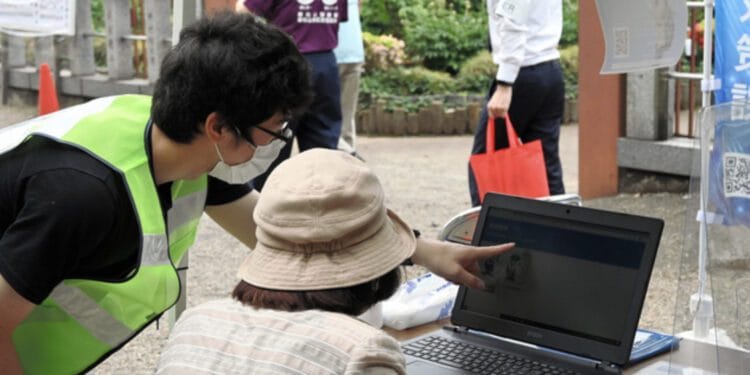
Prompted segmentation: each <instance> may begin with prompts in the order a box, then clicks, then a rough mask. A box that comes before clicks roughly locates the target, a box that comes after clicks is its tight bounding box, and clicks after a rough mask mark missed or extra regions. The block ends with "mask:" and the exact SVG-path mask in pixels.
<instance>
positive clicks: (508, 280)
mask: <svg viewBox="0 0 750 375" xmlns="http://www.w3.org/2000/svg"><path fill="white" fill-rule="evenodd" d="M498 199H499V200H498ZM498 199H495V200H494V204H492V202H489V201H488V202H487V203H486V205H487V206H488V207H483V210H482V214H481V216H480V221H479V224H478V225H477V231H476V233H475V238H474V244H475V245H480V246H487V245H495V244H502V243H507V242H515V243H516V246H515V248H514V249H513V250H511V251H509V252H507V253H504V254H502V255H500V256H497V257H495V258H491V259H487V260H485V261H484V262H482V263H481V264H480V269H481V274H482V275H481V276H482V278H483V280H484V282H485V284H486V286H487V289H486V290H485V291H479V290H468V289H466V288H462V293H460V294H459V299H458V301H457V303H456V310H458V311H463V312H467V313H469V314H468V315H469V316H470V317H471V319H469V322H468V324H464V322H462V323H461V325H467V326H469V327H471V326H472V324H478V325H479V327H471V328H478V329H482V330H485V328H489V329H487V330H489V331H490V332H491V333H495V334H498V335H502V336H506V337H510V338H514V339H517V340H521V341H526V342H531V343H534V344H538V345H543V346H549V347H552V348H555V349H560V350H564V351H568V352H573V353H576V354H579V355H584V356H587V357H593V358H596V359H605V360H608V361H611V362H613V363H619V364H622V363H624V361H626V360H627V355H628V354H629V351H630V346H631V345H632V339H633V334H634V333H635V329H636V326H637V321H638V316H639V315H640V310H641V307H642V304H643V298H644V295H645V290H646V286H647V284H648V277H649V275H650V271H651V267H652V265H653V261H654V256H655V250H656V247H655V243H658V237H659V236H660V233H661V224H660V221H659V220H654V219H649V218H640V217H634V216H632V215H622V214H614V213H608V212H604V211H597V210H592V209H588V208H583V207H572V206H562V205H560V204H556V203H549V202H538V201H533V200H525V199H520V198H512V197H503V198H498ZM502 202H505V203H507V205H503V204H502ZM488 203H489V204H488ZM519 204H520V205H521V207H517V206H518V205H519ZM523 206H527V207H523ZM643 220H645V221H643ZM655 222H656V223H655ZM639 223H640V224H639ZM644 223H646V224H647V225H642V224H644ZM649 228H651V229H649ZM655 236H656V238H655ZM458 316H459V318H461V316H464V317H465V316H467V314H463V315H462V314H460V313H459V314H458ZM627 340H630V341H629V342H626V341H627ZM616 353H617V354H616ZM623 353H624V354H623ZM623 355H624V357H623Z"/></svg>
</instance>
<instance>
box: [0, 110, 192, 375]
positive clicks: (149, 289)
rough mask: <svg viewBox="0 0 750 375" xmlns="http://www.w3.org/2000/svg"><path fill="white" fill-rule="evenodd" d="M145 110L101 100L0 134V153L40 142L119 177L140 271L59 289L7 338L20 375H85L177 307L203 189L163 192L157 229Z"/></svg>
mask: <svg viewBox="0 0 750 375" xmlns="http://www.w3.org/2000/svg"><path fill="white" fill-rule="evenodd" d="M150 108H151V98H150V97H148V96H140V95H124V96H115V97H108V98H102V99H97V100H93V101H90V102H88V103H85V104H82V105H78V106H75V107H70V108H67V109H64V110H62V111H59V112H55V113H52V114H49V115H47V116H43V117H38V118H35V119H32V120H29V121H26V122H24V123H20V124H18V125H15V126H12V127H10V128H8V129H4V130H3V131H2V132H0V139H1V140H2V141H0V153H2V152H4V151H7V150H9V149H11V148H13V147H15V146H17V145H19V144H20V143H22V142H23V141H24V140H25V139H28V138H29V137H36V136H44V137H48V138H50V139H54V140H57V141H58V142H61V143H65V144H69V145H72V146H75V147H78V148H79V149H81V150H83V151H85V152H87V153H88V154H90V155H92V156H94V157H96V158H97V159H99V160H101V161H102V162H104V163H105V164H107V165H108V166H110V167H111V168H112V169H113V170H114V171H116V172H118V173H120V174H121V176H122V177H123V180H124V181H125V185H126V187H127V191H128V193H129V195H130V201H131V202H132V204H133V207H134V209H135V213H136V218H137V220H138V224H139V229H140V234H141V236H140V257H139V259H140V261H139V265H138V268H137V269H136V270H135V271H134V272H133V274H132V275H131V276H130V277H129V278H128V279H127V280H126V281H122V282H105V281H95V280H82V279H69V280H63V282H61V283H60V284H59V285H57V286H56V287H55V289H54V290H53V291H52V293H51V294H50V296H49V297H48V298H47V299H45V300H44V301H43V302H42V303H41V304H40V305H38V306H37V307H36V308H34V310H33V311H32V312H31V314H30V315H29V316H28V317H27V318H26V320H24V321H23V322H22V323H21V325H20V326H19V327H18V328H17V329H16V330H15V331H14V333H13V343H14V345H15V348H16V350H17V351H18V354H19V356H20V359H21V365H22V367H23V369H24V371H25V372H26V373H28V374H71V373H79V372H83V371H86V370H87V369H90V368H91V367H93V366H95V365H96V364H98V363H99V362H101V361H102V360H103V359H104V358H106V357H107V356H108V355H109V354H111V353H112V352H114V351H115V350H117V349H119V348H120V347H121V346H122V345H124V344H125V343H126V342H127V341H129V340H130V339H131V338H133V336H135V335H136V334H137V333H138V332H139V331H140V330H142V329H143V328H144V327H145V326H146V325H147V324H148V323H150V322H151V321H153V320H154V319H156V318H158V317H159V316H160V314H161V313H163V312H164V311H166V310H167V309H168V308H169V307H171V306H172V305H174V304H175V302H176V301H177V298H178V296H179V294H180V282H179V278H178V276H177V272H176V270H175V265H177V264H179V261H180V259H181V258H182V256H183V255H184V254H185V252H186V251H187V249H188V247H189V246H190V245H191V244H192V243H193V242H194V240H195V234H196V229H197V225H198V221H199V219H200V216H201V214H202V213H203V208H204V205H205V200H206V184H207V180H206V176H205V175H204V176H203V177H201V178H198V179H196V180H190V181H187V180H180V181H175V182H173V183H172V203H173V205H172V208H171V209H169V211H168V212H167V222H166V223H165V222H164V216H163V212H162V209H161V205H160V203H159V196H158V194H157V190H156V185H155V183H154V178H153V176H152V175H151V171H150V167H149V160H148V156H147V153H146V148H145V141H144V138H145V130H146V124H147V122H148V118H149V113H150ZM13 143H15V145H13ZM107 250H108V249H101V251H107ZM0 371H1V370H0Z"/></svg>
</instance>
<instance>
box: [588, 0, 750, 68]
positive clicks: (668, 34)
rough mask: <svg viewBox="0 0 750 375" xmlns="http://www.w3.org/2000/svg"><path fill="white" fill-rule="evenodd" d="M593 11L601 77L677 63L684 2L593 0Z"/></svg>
mask: <svg viewBox="0 0 750 375" xmlns="http://www.w3.org/2000/svg"><path fill="white" fill-rule="evenodd" d="M730 1H731V0H730ZM748 1H750V0H748ZM596 10H597V12H598V13H599V21H600V22H601V26H602V33H603V34H604V45H605V50H604V63H603V64H602V69H601V72H600V73H601V74H619V73H629V72H635V71H640V70H651V69H656V68H661V67H667V66H674V65H675V64H676V63H677V60H679V59H680V56H681V55H682V49H683V46H684V44H685V25H687V7H686V6H685V1H684V0H627V1H623V0H596Z"/></svg>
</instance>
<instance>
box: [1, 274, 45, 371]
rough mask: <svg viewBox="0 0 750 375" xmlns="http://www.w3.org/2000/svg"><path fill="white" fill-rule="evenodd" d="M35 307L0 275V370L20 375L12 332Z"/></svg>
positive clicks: (19, 364)
mask: <svg viewBox="0 0 750 375" xmlns="http://www.w3.org/2000/svg"><path fill="white" fill-rule="evenodd" d="M35 306H36V305H34V304H33V303H31V302H29V301H27V300H26V299H25V298H23V297H21V295H19V294H18V293H16V291H15V290H14V289H13V288H12V287H11V286H10V284H8V282H7V281H5V278H3V276H2V275H0V369H2V372H3V373H4V374H21V373H22V370H21V362H20V361H19V359H18V354H17V353H16V349H15V347H14V346H13V331H14V330H15V329H16V327H18V325H19V324H21V322H22V321H23V320H24V319H26V317H27V316H28V315H29V314H30V313H31V310H33V309H34V307H35Z"/></svg>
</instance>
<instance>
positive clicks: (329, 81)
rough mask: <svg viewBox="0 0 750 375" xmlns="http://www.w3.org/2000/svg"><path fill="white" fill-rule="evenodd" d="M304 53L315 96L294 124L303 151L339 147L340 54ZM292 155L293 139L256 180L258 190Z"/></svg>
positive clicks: (292, 127)
mask: <svg viewBox="0 0 750 375" xmlns="http://www.w3.org/2000/svg"><path fill="white" fill-rule="evenodd" d="M304 56H305V59H306V60H307V62H308V63H309V64H310V68H311V72H310V74H311V76H310V83H311V86H312V89H313V92H314V95H315V97H314V98H313V101H312V103H311V104H310V107H309V108H308V109H307V112H305V113H304V114H303V115H302V116H300V118H298V119H294V120H293V121H292V122H291V123H290V127H291V129H292V130H294V136H295V137H296V138H297V144H298V146H299V151H300V152H303V151H305V150H309V149H311V148H328V149H334V150H335V149H336V148H337V147H338V143H339V136H340V135H341V96H340V95H341V93H340V88H339V68H338V65H337V64H336V56H335V55H334V54H333V52H331V51H329V52H318V53H306V54H304ZM291 154H292V142H289V143H288V144H287V145H286V146H284V148H283V149H282V150H281V152H280V153H279V157H278V158H276V160H275V161H274V162H273V163H272V164H271V166H270V167H269V168H268V170H267V171H266V173H264V174H262V175H260V176H258V177H256V178H255V179H254V180H253V186H254V187H255V189H256V190H258V191H261V190H262V189H263V185H264V184H265V183H266V178H268V175H269V174H271V172H272V171H273V170H274V169H276V166H278V165H279V164H281V162H282V161H284V160H286V159H289V156H290V155H291Z"/></svg>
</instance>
